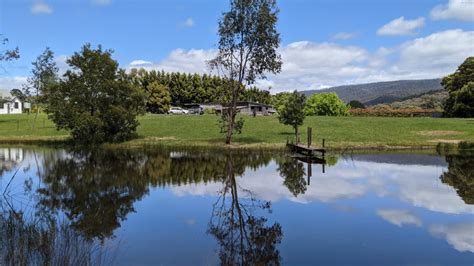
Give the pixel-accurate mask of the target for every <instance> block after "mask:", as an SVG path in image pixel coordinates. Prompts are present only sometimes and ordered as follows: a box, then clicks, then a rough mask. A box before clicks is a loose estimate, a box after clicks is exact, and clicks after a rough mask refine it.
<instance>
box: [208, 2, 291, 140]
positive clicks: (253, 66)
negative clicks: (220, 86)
mask: <svg viewBox="0 0 474 266" xmlns="http://www.w3.org/2000/svg"><path fill="white" fill-rule="evenodd" d="M277 14H278V8H277V5H276V0H231V3H230V10H229V11H228V12H226V13H224V14H223V18H222V19H221V20H220V21H219V36H220V40H219V51H218V54H217V56H216V58H214V59H213V60H211V61H210V62H209V65H210V67H211V68H212V69H216V70H217V71H218V72H219V74H221V75H222V76H224V77H225V78H226V79H227V80H228V83H227V85H228V86H227V90H228V91H227V95H228V97H227V99H228V100H226V102H225V103H224V104H225V105H226V106H227V109H225V111H224V112H222V120H221V121H222V124H221V125H222V127H221V130H222V132H225V134H226V140H225V142H226V144H230V143H231V142H232V136H233V134H234V132H235V131H238V132H240V130H241V129H242V125H243V120H240V121H236V116H237V112H238V110H237V102H238V100H239V98H240V97H241V95H242V93H243V91H244V89H245V87H244V86H243V84H244V82H245V83H247V84H249V85H250V84H253V83H254V82H255V80H256V79H258V78H261V79H264V78H265V77H266V73H274V74H276V73H279V72H280V70H281V65H282V63H281V58H280V56H279V55H278V53H277V49H278V47H279V45H280V35H279V33H278V32H277V30H276V23H277V20H278V16H277Z"/></svg>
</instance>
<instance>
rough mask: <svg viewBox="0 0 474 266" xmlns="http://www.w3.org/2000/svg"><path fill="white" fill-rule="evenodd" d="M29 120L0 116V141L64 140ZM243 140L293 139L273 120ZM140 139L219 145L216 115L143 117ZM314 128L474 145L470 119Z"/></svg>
mask: <svg viewBox="0 0 474 266" xmlns="http://www.w3.org/2000/svg"><path fill="white" fill-rule="evenodd" d="M33 117H34V116H33V115H26V114H23V115H1V116H0V141H2V142H8V141H16V142H21V141H25V142H28V141H32V142H34V141H35V140H43V141H44V140H58V139H66V138H67V137H68V133H67V132H66V131H57V130H56V128H55V126H54V124H53V123H52V122H51V121H49V120H48V119H47V118H46V116H45V115H40V116H39V117H38V119H37V122H36V128H35V129H33V128H32V121H33ZM244 119H245V125H244V129H243V132H242V134H240V135H236V136H235V139H234V143H235V144H238V145H262V146H271V145H273V146H275V145H281V144H283V143H285V142H286V140H287V139H288V138H289V139H292V138H293V130H292V128H291V127H289V126H285V125H281V124H280V123H278V119H277V118H276V117H255V118H254V117H247V116H245V117H244ZM139 120H140V126H139V128H138V134H139V136H140V138H139V139H138V140H134V141H132V142H131V143H152V142H153V143H165V144H169V143H171V144H173V143H181V144H187V143H188V144H190V145H191V144H193V145H195V144H198V145H220V144H221V143H222V142H223V134H221V133H220V130H219V126H218V117H217V116H215V115H203V116H196V115H181V116H180V115H175V116H170V115H146V116H142V117H140V118H139ZM308 126H309V127H312V128H313V134H314V138H313V139H314V141H313V143H315V144H316V145H319V144H320V143H321V141H322V139H323V138H324V139H325V140H326V145H327V146H328V147H334V148H344V147H348V146H350V147H384V146H435V145H436V144H437V143H438V142H449V141H452V142H456V141H470V142H474V120H473V119H444V118H392V117H387V118H385V117H308V118H307V119H306V122H305V125H304V126H303V127H302V129H301V132H302V137H301V139H302V140H303V141H304V140H305V139H306V127H308Z"/></svg>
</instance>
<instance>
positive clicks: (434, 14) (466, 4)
mask: <svg viewBox="0 0 474 266" xmlns="http://www.w3.org/2000/svg"><path fill="white" fill-rule="evenodd" d="M431 18H432V19H434V20H444V19H453V20H460V21H467V22H470V21H474V1H472V0H449V2H448V3H447V4H445V5H438V6H436V7H435V8H433V10H431Z"/></svg>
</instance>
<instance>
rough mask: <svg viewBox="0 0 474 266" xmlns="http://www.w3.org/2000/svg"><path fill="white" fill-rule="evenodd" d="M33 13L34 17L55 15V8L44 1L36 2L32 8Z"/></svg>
mask: <svg viewBox="0 0 474 266" xmlns="http://www.w3.org/2000/svg"><path fill="white" fill-rule="evenodd" d="M31 13H32V14H34V15H41V14H46V15H49V14H52V13H53V8H51V6H49V5H48V4H46V3H45V2H43V1H35V2H34V3H33V5H32V6H31Z"/></svg>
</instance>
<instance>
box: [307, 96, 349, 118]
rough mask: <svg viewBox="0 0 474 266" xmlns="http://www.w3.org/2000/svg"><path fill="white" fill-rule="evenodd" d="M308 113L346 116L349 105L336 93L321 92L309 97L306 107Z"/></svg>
mask: <svg viewBox="0 0 474 266" xmlns="http://www.w3.org/2000/svg"><path fill="white" fill-rule="evenodd" d="M305 113H306V115H326V116H345V115H348V107H347V106H346V104H345V103H344V102H343V101H342V100H341V99H339V97H338V96H337V94H336V93H334V92H331V93H319V94H314V95H312V96H311V97H309V98H308V100H307V101H306V107H305Z"/></svg>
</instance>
